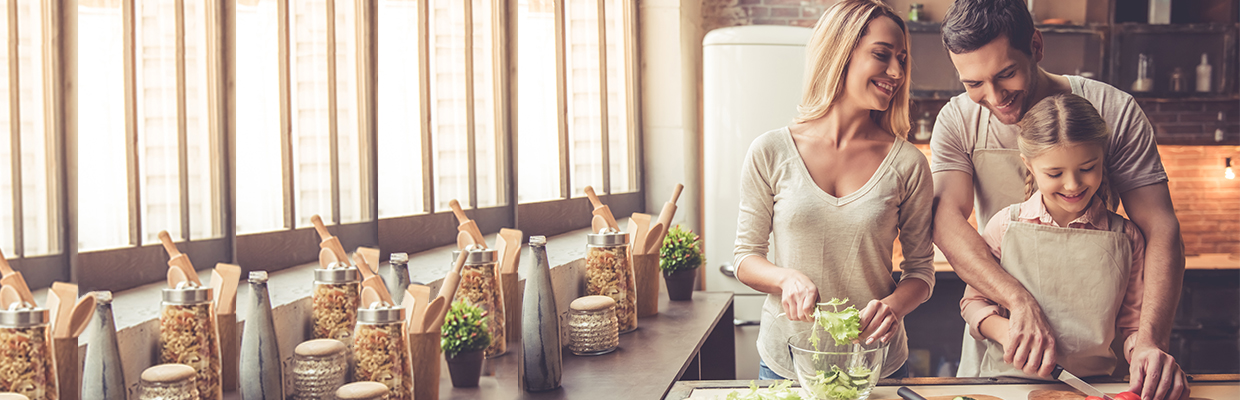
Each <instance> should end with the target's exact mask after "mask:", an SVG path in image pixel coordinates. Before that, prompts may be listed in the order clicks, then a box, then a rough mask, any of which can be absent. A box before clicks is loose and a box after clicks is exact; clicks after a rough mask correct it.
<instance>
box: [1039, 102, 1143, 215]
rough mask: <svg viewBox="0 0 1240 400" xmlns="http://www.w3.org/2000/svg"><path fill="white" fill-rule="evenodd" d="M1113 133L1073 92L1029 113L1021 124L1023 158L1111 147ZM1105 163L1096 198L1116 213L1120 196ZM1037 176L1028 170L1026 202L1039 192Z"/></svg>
mask: <svg viewBox="0 0 1240 400" xmlns="http://www.w3.org/2000/svg"><path fill="white" fill-rule="evenodd" d="M1110 136H1111V132H1110V129H1108V128H1107V123H1106V121H1104V120H1103V119H1102V116H1100V115H1098V110H1097V109H1095V108H1094V105H1093V104H1091V103H1090V102H1089V100H1085V99H1084V98H1081V96H1077V95H1075V94H1071V93H1062V94H1056V95H1052V96H1050V97H1047V98H1045V99H1042V101H1039V102H1038V104H1035V105H1034V106H1033V108H1030V109H1029V112H1027V113H1025V118H1024V119H1021V121H1020V140H1019V145H1020V155H1022V156H1024V157H1025V159H1026V160H1032V159H1033V158H1034V157H1037V156H1040V155H1042V154H1044V153H1046V152H1047V151H1049V150H1051V149H1054V148H1056V147H1060V146H1072V145H1080V144H1088V145H1094V146H1099V147H1101V148H1102V149H1103V150H1104V151H1105V150H1106V148H1107V143H1108V140H1109V139H1110ZM1105 162H1106V161H1105V160H1103V163H1102V164H1101V165H1100V166H1102V167H1103V168H1104V171H1103V174H1102V184H1100V185H1098V190H1097V192H1095V194H1094V196H1096V197H1098V199H1099V200H1101V201H1102V204H1104V205H1106V207H1107V209H1108V210H1111V211H1115V207H1116V206H1117V205H1118V204H1117V203H1118V197H1117V196H1114V193H1111V185H1110V183H1109V180H1108V179H1107V174H1106V171H1105V165H1106V164H1105ZM1035 186H1036V185H1035V184H1034V180H1033V173H1032V172H1031V171H1028V170H1026V171H1025V199H1026V200H1028V199H1029V197H1031V196H1033V191H1034V190H1035V189H1036V187H1035Z"/></svg>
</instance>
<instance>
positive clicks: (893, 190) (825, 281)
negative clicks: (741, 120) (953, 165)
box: [735, 0, 934, 379]
mask: <svg viewBox="0 0 1240 400" xmlns="http://www.w3.org/2000/svg"><path fill="white" fill-rule="evenodd" d="M908 43H909V39H908V31H907V29H906V28H905V26H904V22H903V21H902V20H901V19H900V17H899V16H898V15H896V13H895V12H894V11H892V9H891V8H890V7H888V6H887V5H885V4H883V3H882V2H880V1H876V0H844V1H840V2H838V3H836V4H834V5H832V6H831V7H830V8H828V9H827V11H826V12H825V13H824V14H823V16H822V18H821V19H819V20H818V24H817V25H816V26H815V28H814V33H813V36H812V37H811V38H810V42H809V44H808V46H807V47H806V59H807V61H806V76H805V82H806V84H805V90H804V94H803V96H802V100H801V105H800V106H799V107H798V111H799V116H798V117H797V119H796V120H795V121H794V123H793V124H792V125H790V126H787V127H783V128H779V129H776V130H773V131H770V132H767V133H765V134H763V135H762V136H759V137H758V138H757V139H755V140H754V142H753V144H751V145H750V148H749V153H748V155H746V157H745V164H744V165H743V166H742V172H741V196H740V197H741V202H740V215H739V217H738V218H737V234H736V248H735V256H736V260H735V261H736V265H737V266H738V267H737V278H739V279H740V280H741V282H743V283H745V284H746V285H749V286H750V287H752V288H754V289H757V290H759V291H761V292H764V293H767V294H768V296H767V299H766V303H765V304H764V305H763V308H762V327H761V329H760V331H759V334H758V354H759V355H760V356H761V358H762V361H761V363H760V366H759V377H760V378H761V379H781V378H784V377H794V376H795V371H794V370H793V367H792V361H791V359H790V357H789V355H788V349H787V339H788V338H789V337H790V336H792V335H794V334H797V333H800V332H803V331H806V330H808V329H809V328H810V327H811V322H810V321H811V317H812V314H813V311H814V308H815V303H816V302H820V301H826V300H829V299H831V298H841V299H843V298H848V299H849V300H850V302H849V303H850V304H855V305H856V306H857V308H859V309H862V312H861V314H862V315H861V328H862V334H861V337H860V340H861V341H864V342H866V343H873V342H874V341H882V342H885V343H889V344H890V348H889V350H888V355H887V360H886V362H885V364H884V366H883V369H882V375H883V376H885V377H890V376H897V377H899V376H904V375H905V374H906V373H905V371H906V370H905V369H904V368H903V365H904V361H905V359H907V358H908V346H907V340H906V338H905V333H904V327H903V324H902V322H901V321H902V319H903V317H904V316H905V315H906V314H908V313H909V312H911V311H912V310H913V309H914V308H916V307H917V306H918V305H920V304H921V303H922V302H923V301H925V300H926V299H927V298H929V296H930V292H931V289H932V288H933V287H934V267H933V266H932V261H933V250H932V249H931V245H930V243H931V236H930V233H931V231H930V221H931V208H930V207H931V201H932V198H933V194H934V190H933V188H932V187H931V178H930V168H929V165H928V163H927V162H926V158H925V156H924V155H922V153H921V152H920V151H918V150H917V148H915V147H914V146H913V145H912V144H909V143H908V142H907V141H905V140H904V137H905V135H907V133H908V129H909V117H908V96H909V87H908V81H909V63H908ZM772 237H773V242H774V243H773V244H774V251H769V248H770V245H771V244H772V243H771V242H772V239H771V238H772ZM897 237H898V238H899V240H900V245H901V248H902V249H903V254H904V261H903V262H902V263H901V264H900V269H901V270H902V271H903V272H902V274H901V276H900V281H899V282H896V281H895V280H894V279H893V278H892V253H893V246H894V242H895V240H896V239H897ZM781 314H786V315H781Z"/></svg>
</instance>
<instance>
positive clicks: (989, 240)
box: [960, 192, 1145, 355]
mask: <svg viewBox="0 0 1240 400" xmlns="http://www.w3.org/2000/svg"><path fill="white" fill-rule="evenodd" d="M1008 208H1011V206H1009V207H1008ZM1008 208H1004V209H1002V210H1000V211H999V212H997V213H995V215H994V217H992V218H991V219H990V222H989V223H987V224H986V230H985V231H984V232H983V233H982V238H984V239H986V244H988V245H990V252H991V254H994V256H995V258H996V259H1002V255H1003V249H1002V248H1001V247H1002V245H1003V235H1005V234H1007V228H1008V224H1009V223H1010V222H1011V220H1010V219H1009V218H1008ZM1017 218H1018V219H1020V221H1021V222H1027V223H1031V224H1038V225H1047V226H1059V225H1058V224H1056V223H1055V220H1054V219H1053V218H1051V214H1050V212H1048V211H1047V210H1046V205H1045V204H1043V203H1042V193H1041V192H1034V194H1033V196H1030V197H1029V200H1025V202H1024V203H1021V204H1020V214H1019V215H1018V216H1017ZM1067 227H1068V228H1076V229H1093V230H1108V229H1110V221H1109V218H1107V210H1106V208H1105V207H1103V206H1102V203H1101V202H1100V201H1098V199H1097V198H1094V199H1093V200H1091V203H1090V206H1089V208H1087V209H1086V210H1085V214H1084V215H1081V217H1080V218H1077V219H1075V220H1073V221H1072V222H1069V223H1068V226H1067ZM1124 235H1126V236H1128V240H1129V241H1130V242H1131V243H1132V268H1131V269H1130V270H1129V275H1128V290H1127V292H1126V293H1124V301H1123V303H1122V304H1121V305H1120V309H1119V315H1117V316H1116V318H1115V327H1116V329H1118V330H1119V332H1120V335H1121V338H1124V339H1127V338H1128V336H1130V335H1132V334H1133V333H1136V332H1137V328H1138V326H1139V324H1140V321H1141V298H1142V292H1143V291H1144V289H1145V279H1144V276H1145V274H1144V269H1145V268H1144V265H1145V237H1144V236H1143V235H1142V234H1141V230H1140V229H1139V228H1137V224H1134V223H1133V222H1132V221H1129V220H1127V219H1124ZM1079 278H1080V277H1072V276H1065V277H1064V279H1079ZM991 315H999V316H1002V317H1005V318H1006V317H1008V316H1009V312H1008V310H1007V309H1005V308H1004V307H1003V306H1001V305H999V304H998V303H996V302H994V301H993V300H991V299H990V298H988V297H986V296H985V295H983V294H982V293H981V292H979V291H977V290H976V289H973V287H972V286H966V287H965V289H964V297H963V298H961V299H960V316H961V317H964V320H965V322H967V323H968V330H969V334H970V335H972V336H973V337H974V338H975V339H977V340H985V337H983V336H982V334H981V332H978V327H980V326H981V323H982V320H983V319H986V317H989V316H991ZM1125 343H1126V344H1125V346H1124V347H1125V348H1124V352H1125V355H1126V354H1127V353H1128V352H1130V351H1131V350H1132V349H1131V348H1130V347H1131V346H1130V345H1129V344H1127V340H1125Z"/></svg>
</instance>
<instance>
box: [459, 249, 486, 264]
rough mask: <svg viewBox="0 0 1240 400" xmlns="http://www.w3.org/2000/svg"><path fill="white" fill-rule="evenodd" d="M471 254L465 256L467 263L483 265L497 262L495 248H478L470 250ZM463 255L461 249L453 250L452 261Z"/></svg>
mask: <svg viewBox="0 0 1240 400" xmlns="http://www.w3.org/2000/svg"><path fill="white" fill-rule="evenodd" d="M468 251H469V255H467V256H465V265H481V264H494V263H495V254H496V251H495V249H476V248H471V249H469V250H468ZM460 256H461V252H460V251H453V252H452V262H454V263H455V262H456V258H457V257H460Z"/></svg>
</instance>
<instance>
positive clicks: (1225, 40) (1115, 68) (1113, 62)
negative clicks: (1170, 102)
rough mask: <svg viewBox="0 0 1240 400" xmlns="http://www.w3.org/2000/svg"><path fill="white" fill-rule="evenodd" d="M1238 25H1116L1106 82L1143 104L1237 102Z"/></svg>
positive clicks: (1113, 29)
mask: <svg viewBox="0 0 1240 400" xmlns="http://www.w3.org/2000/svg"><path fill="white" fill-rule="evenodd" d="M1238 26H1240V25H1238V24H1235V23H1200V24H1177V25H1148V24H1136V23H1123V24H1117V25H1115V26H1113V27H1112V29H1111V32H1112V39H1111V51H1110V53H1111V54H1110V68H1109V69H1110V71H1109V74H1108V75H1109V76H1110V77H1111V79H1110V83H1111V84H1112V85H1115V86H1116V87H1118V88H1120V89H1123V90H1125V91H1127V92H1129V93H1131V94H1132V95H1133V96H1135V97H1137V98H1142V99H1190V100H1226V99H1232V98H1236V97H1237V93H1238V91H1237V79H1236V76H1237V67H1236V65H1237V62H1236V61H1237V51H1236V49H1237V42H1236V37H1237V30H1238V29H1237V27H1238Z"/></svg>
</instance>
